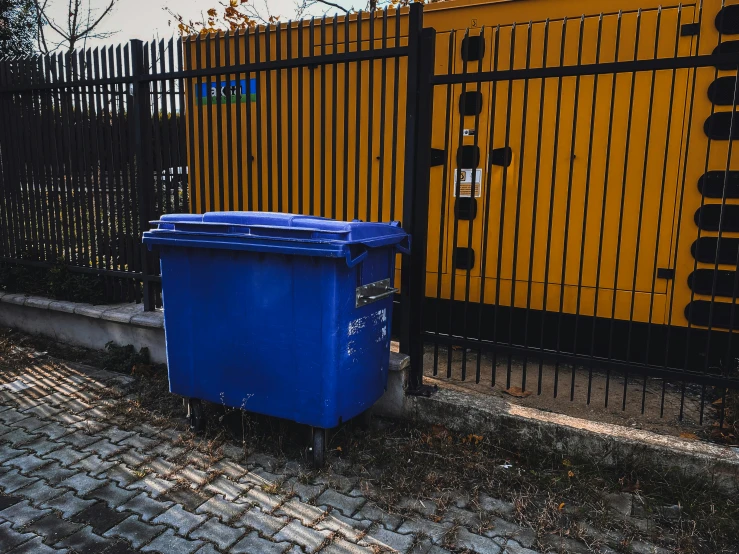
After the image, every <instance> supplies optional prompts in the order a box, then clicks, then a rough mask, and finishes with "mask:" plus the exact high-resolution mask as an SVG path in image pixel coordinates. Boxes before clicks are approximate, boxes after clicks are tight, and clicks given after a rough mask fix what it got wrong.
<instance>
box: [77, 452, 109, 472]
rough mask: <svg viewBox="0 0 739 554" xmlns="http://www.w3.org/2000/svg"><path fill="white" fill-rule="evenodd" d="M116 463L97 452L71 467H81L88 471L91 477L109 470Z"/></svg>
mask: <svg viewBox="0 0 739 554" xmlns="http://www.w3.org/2000/svg"><path fill="white" fill-rule="evenodd" d="M114 465H115V463H114V462H112V461H105V460H103V459H102V458H100V456H98V455H97V454H92V455H91V456H88V457H87V458H83V459H82V460H80V461H79V462H77V463H76V464H72V465H71V466H69V467H71V468H74V469H81V470H82V471H85V472H87V474H88V475H90V476H91V477H98V476H99V475H100V474H101V473H104V472H105V471H107V470H109V469H110V468H111V467H113V466H114Z"/></svg>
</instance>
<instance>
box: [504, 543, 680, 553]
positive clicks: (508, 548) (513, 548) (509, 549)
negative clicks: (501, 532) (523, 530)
mask: <svg viewBox="0 0 739 554" xmlns="http://www.w3.org/2000/svg"><path fill="white" fill-rule="evenodd" d="M501 554H539V553H538V552H536V551H535V550H531V549H529V548H525V547H523V546H521V545H520V544H519V543H517V542H516V541H508V542H506V544H505V546H503V550H502V553H501ZM664 554H667V552H666V551H665V552H664Z"/></svg>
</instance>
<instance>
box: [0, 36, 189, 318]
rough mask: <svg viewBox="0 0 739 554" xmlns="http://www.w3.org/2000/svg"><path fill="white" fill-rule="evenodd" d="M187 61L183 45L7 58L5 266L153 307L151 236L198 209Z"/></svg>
mask: <svg viewBox="0 0 739 554" xmlns="http://www.w3.org/2000/svg"><path fill="white" fill-rule="evenodd" d="M181 63H182V47H181V42H180V41H174V40H170V41H169V42H168V43H165V42H163V41H160V42H153V43H151V44H148V45H144V44H143V43H141V42H140V41H132V42H131V43H130V44H127V45H125V46H117V47H103V48H100V49H97V48H96V49H90V50H85V51H78V52H75V53H73V54H56V55H49V56H38V57H34V58H30V59H21V60H5V61H3V62H0V120H1V121H2V126H1V128H2V131H0V164H1V171H0V186H2V206H1V209H0V215H1V217H2V225H1V227H2V230H3V232H2V244H1V245H0V251H1V255H2V260H4V261H6V262H9V263H12V264H20V265H25V266H35V267H42V268H50V267H54V266H59V265H61V266H63V267H65V268H67V269H69V270H70V271H72V272H78V273H85V274H91V275H97V276H101V277H102V278H103V280H104V283H105V296H106V300H108V301H136V302H140V301H141V300H142V297H143V298H144V299H145V300H146V301H147V304H148V305H149V307H151V306H152V305H153V302H154V298H155V296H156V295H155V294H154V289H153V287H151V286H150V285H151V284H152V283H156V282H157V279H158V278H157V274H158V270H157V269H156V264H154V263H153V261H152V260H151V257H150V256H149V257H147V255H146V254H145V252H144V251H143V250H142V248H141V231H142V229H147V228H148V221H149V220H150V219H155V218H156V217H158V216H159V215H160V214H162V213H167V212H177V211H188V204H189V199H188V188H187V181H186V178H187V169H186V168H187V153H186V147H185V135H186V129H185V123H184V121H183V118H182V114H181V110H180V109H179V106H182V105H183V102H182V98H183V93H184V90H183V88H182V82H181V80H180V79H174V78H172V79H167V78H166V75H167V72H171V71H177V70H179V68H180V67H181ZM160 75H164V77H160Z"/></svg>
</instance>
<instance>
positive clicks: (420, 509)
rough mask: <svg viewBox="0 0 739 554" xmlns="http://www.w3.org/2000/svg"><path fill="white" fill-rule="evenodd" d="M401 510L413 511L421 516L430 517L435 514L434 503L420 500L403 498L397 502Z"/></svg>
mask: <svg viewBox="0 0 739 554" xmlns="http://www.w3.org/2000/svg"><path fill="white" fill-rule="evenodd" d="M398 508H399V509H401V510H413V511H414V512H417V513H419V514H421V515H423V516H426V517H431V516H433V515H434V514H435V513H436V508H437V506H436V502H434V501H433V500H424V499H420V498H403V499H401V501H400V502H398Z"/></svg>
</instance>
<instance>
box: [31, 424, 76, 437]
mask: <svg viewBox="0 0 739 554" xmlns="http://www.w3.org/2000/svg"><path fill="white" fill-rule="evenodd" d="M36 433H38V434H39V435H44V436H46V437H49V438H50V439H51V440H57V439H59V438H61V437H63V436H65V435H68V434H69V433H71V431H70V430H69V429H67V428H66V427H64V425H60V424H59V423H56V422H52V423H49V424H48V425H45V426H44V427H39V428H38V429H36Z"/></svg>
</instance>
